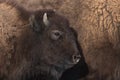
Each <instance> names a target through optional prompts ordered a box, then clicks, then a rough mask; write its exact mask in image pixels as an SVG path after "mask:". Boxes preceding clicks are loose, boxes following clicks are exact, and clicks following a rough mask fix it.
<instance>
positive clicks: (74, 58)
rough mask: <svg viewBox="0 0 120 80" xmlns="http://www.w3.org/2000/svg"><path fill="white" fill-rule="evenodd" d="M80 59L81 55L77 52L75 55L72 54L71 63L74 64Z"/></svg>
mask: <svg viewBox="0 0 120 80" xmlns="http://www.w3.org/2000/svg"><path fill="white" fill-rule="evenodd" d="M80 59H81V55H80V54H77V55H73V63H74V64H76V63H78V62H79V61H80Z"/></svg>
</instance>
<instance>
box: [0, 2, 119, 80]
mask: <svg viewBox="0 0 120 80" xmlns="http://www.w3.org/2000/svg"><path fill="white" fill-rule="evenodd" d="M17 1H18V3H19V4H20V5H21V6H24V7H25V8H26V9H27V10H38V9H49V8H50V9H54V10H56V11H57V12H58V13H61V14H62V15H65V16H66V17H67V18H68V19H69V21H70V24H71V27H73V28H74V29H75V30H76V31H77V32H78V37H79V42H80V43H81V46H82V48H83V52H84V56H85V59H86V62H87V63H88V65H89V69H90V73H89V75H88V76H87V77H86V78H84V79H83V80H120V28H119V27H120V1H119V0H64V1H62V0H61V1H60V0H29V1H28V0H17ZM26 25H28V22H27V21H23V20H21V19H20V17H18V13H17V10H16V9H15V8H13V7H11V6H8V5H6V4H3V3H2V4H0V70H1V72H2V73H5V74H7V73H8V72H9V71H8V70H9V68H10V67H9V65H10V64H11V61H12V56H13V55H14V54H15V52H16V50H17V49H16V46H19V43H18V41H19V38H20V36H21V35H22V32H24V31H25V30H26V28H28V27H26ZM3 66H5V67H3Z"/></svg>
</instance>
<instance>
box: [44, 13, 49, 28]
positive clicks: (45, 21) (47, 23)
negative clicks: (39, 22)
mask: <svg viewBox="0 0 120 80" xmlns="http://www.w3.org/2000/svg"><path fill="white" fill-rule="evenodd" d="M43 23H44V24H45V25H46V26H48V25H49V20H48V17H47V13H44V15H43Z"/></svg>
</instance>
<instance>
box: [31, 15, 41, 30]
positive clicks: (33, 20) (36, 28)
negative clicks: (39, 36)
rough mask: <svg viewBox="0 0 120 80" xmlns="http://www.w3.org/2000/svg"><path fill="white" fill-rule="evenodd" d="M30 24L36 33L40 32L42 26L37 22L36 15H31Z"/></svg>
mask: <svg viewBox="0 0 120 80" xmlns="http://www.w3.org/2000/svg"><path fill="white" fill-rule="evenodd" d="M29 23H30V26H31V28H32V29H33V31H35V32H40V25H39V23H38V22H37V20H36V18H35V15H31V16H30V18H29Z"/></svg>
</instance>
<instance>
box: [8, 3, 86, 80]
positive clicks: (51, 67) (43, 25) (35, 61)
mask: <svg viewBox="0 0 120 80" xmlns="http://www.w3.org/2000/svg"><path fill="white" fill-rule="evenodd" d="M9 4H11V2H10V3H9ZM12 4H13V3H12ZM14 7H15V8H16V9H17V10H18V12H19V14H20V17H22V19H24V20H28V21H29V24H30V25H29V26H28V28H29V27H30V28H31V29H29V30H30V31H29V32H24V33H23V35H22V36H21V40H20V45H21V47H19V51H20V52H22V53H20V54H17V52H18V51H17V50H18V49H17V50H16V54H15V56H14V58H13V61H14V63H13V64H11V65H12V66H13V67H12V68H11V70H10V73H9V74H8V75H6V76H7V80H48V79H49V80H59V79H61V80H76V79H78V78H81V77H83V76H85V75H86V74H87V73H88V67H87V64H86V63H85V59H84V56H83V54H82V50H81V47H80V46H79V44H78V41H77V34H76V32H75V31H74V29H73V28H71V27H70V26H69V22H68V20H67V19H66V18H65V17H63V16H61V15H59V14H57V13H56V12H54V11H53V10H46V9H45V10H39V11H34V12H33V11H31V12H30V11H27V10H25V9H24V8H22V7H20V6H18V5H15V6H14ZM24 34H25V35H24ZM24 47H27V50H24ZM20 48H21V49H20ZM20 56H22V57H20Z"/></svg>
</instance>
